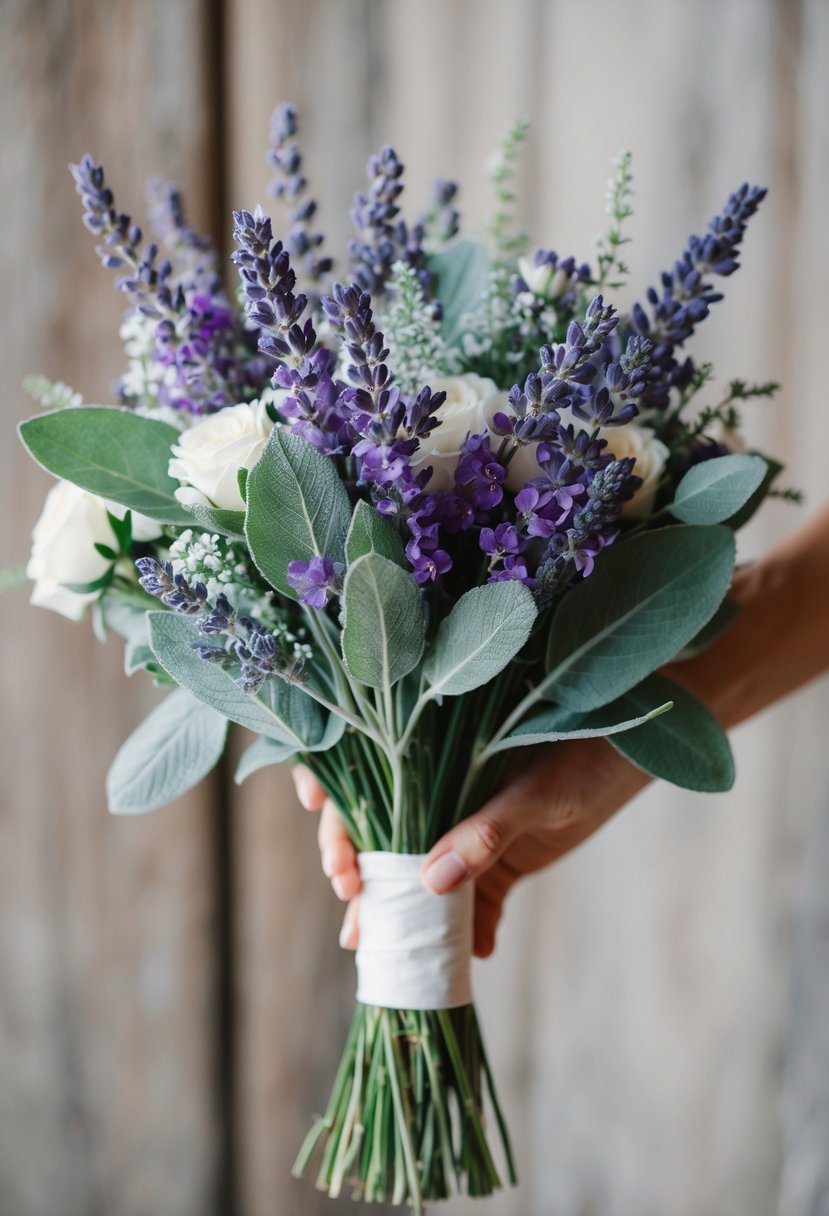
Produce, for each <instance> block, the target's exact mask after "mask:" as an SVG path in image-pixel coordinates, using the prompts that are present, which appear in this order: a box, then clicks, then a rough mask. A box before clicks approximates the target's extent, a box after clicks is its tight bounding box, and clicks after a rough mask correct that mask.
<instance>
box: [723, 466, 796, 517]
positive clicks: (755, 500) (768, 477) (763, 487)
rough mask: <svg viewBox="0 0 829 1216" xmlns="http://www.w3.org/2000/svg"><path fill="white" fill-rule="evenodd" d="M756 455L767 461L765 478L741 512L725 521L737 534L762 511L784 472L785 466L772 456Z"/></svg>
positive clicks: (741, 508)
mask: <svg viewBox="0 0 829 1216" xmlns="http://www.w3.org/2000/svg"><path fill="white" fill-rule="evenodd" d="M755 454H756V455H757V456H759V457H760V458H761V459H762V460H764V461H765V463H766V472H765V474H764V476H763V480H762V481H761V482H760V484H759V486H758V487H757V489H756V490H755V491H754V493H753V494H752V496H751V498H749V500H748V502H747V503H745V504H744V505H743V506H742V507H740V509H739V511H737V512H736V514H734V515H732V516H731V518H730V519H727V520H726V521H725V522H726V523H727V524H728V526H729V528H733V529H734V531H735V532H736V531H737V529H738V528H742V527H744V526H745V525H746V524H747V523H748V521H749V520H750V519H751V517H752V516H753V515H754V514H755V513H756V512H757V511H758V510H759V509H760V507H761V506H762V505H763V503H764V502H765V500H766V497H767V496H768V493H769V491H770V490H771V488H772V486H773V485H774V482H775V481H776V480H777V478H778V477H779V475H780V474H781V473H782V472H783V465H782V464H781V463H780V461H779V460H773V459H772V458H771V457H770V456H764V455H763V454H762V452H758V453H755Z"/></svg>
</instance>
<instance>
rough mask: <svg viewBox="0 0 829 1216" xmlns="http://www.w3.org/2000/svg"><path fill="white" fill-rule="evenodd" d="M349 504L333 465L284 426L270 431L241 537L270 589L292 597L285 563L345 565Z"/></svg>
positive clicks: (251, 479) (252, 477) (252, 478)
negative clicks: (324, 560)
mask: <svg viewBox="0 0 829 1216" xmlns="http://www.w3.org/2000/svg"><path fill="white" fill-rule="evenodd" d="M350 519H351V505H350V503H349V501H348V494H347V493H346V489H345V486H344V485H343V483H342V482H341V480H340V477H339V474H338V473H337V469H336V466H335V465H334V462H333V461H332V460H331V458H330V457H328V456H323V455H322V453H320V452H318V451H316V449H315V448H313V447H312V446H311V444H310V443H308V442H307V440H305V439H301V438H300V437H299V436H298V435H292V434H291V433H290V431H288V430H286V429H285V428H283V427H279V426H276V427H274V429H273V430H272V431H271V434H270V436H269V438H268V442H267V443H266V445H265V448H264V450H263V452H262V455H261V456H260V457H259V460H258V461H257V462H256V464H255V465H254V466H253V468H252V469H251V471H250V473H249V475H248V480H247V514H246V518H245V535H246V537H247V541H248V545H249V547H250V551H251V554H252V556H253V560H254V562H255V563H256V566H257V568H258V569H259V571H260V573H261V574H262V575H263V576H264V577H265V578H266V579H267V580H268V582H269V583H270V584H271V586H272V587H275V588H276V589H277V590H278V591H281V592H282V594H283V595H287V596H290V598H291V599H296V598H297V595H296V592H295V591H294V589H293V588H292V587H291V586H290V585H289V583H288V579H287V569H288V563H289V562H292V561H305V562H307V561H310V559H311V558H312V557H330V558H331V559H332V561H335V562H340V563H343V562H344V561H345V537H346V533H347V531H348V524H349V520H350Z"/></svg>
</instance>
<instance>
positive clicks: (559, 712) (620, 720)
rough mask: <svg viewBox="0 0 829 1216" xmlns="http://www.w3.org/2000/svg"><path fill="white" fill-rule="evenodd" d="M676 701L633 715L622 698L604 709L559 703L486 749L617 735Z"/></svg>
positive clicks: (499, 750) (488, 750)
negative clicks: (584, 709) (585, 710)
mask: <svg viewBox="0 0 829 1216" xmlns="http://www.w3.org/2000/svg"><path fill="white" fill-rule="evenodd" d="M651 704H652V702H651ZM672 705H673V702H672V701H670V700H669V701H665V702H663V704H661V705H657V706H656V707H655V708H652V709H648V710H646V711H644V712H642V711H641V710H638V711H637V712H636V713H635V714H634V715H633V716H625V714H627V713H628V710H627V709H624V710H623V709H621V708H620V707H619V703H618V702H614V703H613V705H612V706H606V707H604V708H602V709H594V710H592V711H591V712H590V713H587V714H582V713H578V712H577V711H575V710H572V709H565V708H564V707H563V706H561V705H555V706H552V707H551V708H550V709H544V710H542V711H541V713H539V714H535V715H534V716H533V717H532V718H528V719H527V721H526V722H522V723H521V725H520V726H517V727H516V728H515V730H514V731H512V732H511V733H510V734H509V735H506V736H505V738H503V739H501V740H500V741H499V742H498V743H496V744H494V745H493V746H492V747H488V748H487V749H486V750H487V753H488V754H489V755H494V754H495V752H503V751H508V750H509V749H510V748H513V747H528V746H532V745H534V744H537V743H553V742H557V741H559V740H561V739H592V738H595V737H598V736H602V737H604V736H606V735H617V734H621V732H622V731H628V730H633V729H634V728H636V727H638V726H643V725H644V723H645V722H650V721H651V720H652V719H653V718H656V717H659V715H660V714H664V713H667V712H668V710H670V709H671V708H672Z"/></svg>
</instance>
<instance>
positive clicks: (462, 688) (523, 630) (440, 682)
mask: <svg viewBox="0 0 829 1216" xmlns="http://www.w3.org/2000/svg"><path fill="white" fill-rule="evenodd" d="M535 618H536V607H535V601H534V600H533V597H532V594H531V593H530V592H529V591H528V590H527V588H526V587H525V586H524V585H523V584H522V583H519V582H503V583H487V584H486V585H485V586H483V587H475V588H474V589H473V590H472V591H467V592H466V594H465V595H462V596H461V598H460V599H459V600H458V602H457V604H455V606H454V608H453V609H452V611H451V612H450V613H449V615H448V616H447V617H446V618H445V619H444V620H443V621H442V622H441V624H440V628H439V629H438V633H437V637H436V638H435V642H434V645H433V647H432V649H431V651H430V653H429V656H428V658H427V659H426V662H425V664H424V667H423V674H424V676H425V678H426V679H427V680H428V682H429V684H430V686H431V688H430V692H431V695H432V697H442V696H446V697H457V696H460V695H461V694H462V693H465V692H471V690H472V689H473V688H479V687H480V686H481V685H482V684H487V683H488V682H489V681H490V680H492V679H494V678H495V676H497V675H498V673H499V672H500V671H503V669H504V668H505V667H506V665H507V663H509V661H510V659H513V658H514V657H515V655H517V654H518V652H519V650H520V649H521V647H522V646H523V645H524V643H525V642H526V640H527V638H528V637H529V636H530V631H531V629H532V627H533V622H534V621H535Z"/></svg>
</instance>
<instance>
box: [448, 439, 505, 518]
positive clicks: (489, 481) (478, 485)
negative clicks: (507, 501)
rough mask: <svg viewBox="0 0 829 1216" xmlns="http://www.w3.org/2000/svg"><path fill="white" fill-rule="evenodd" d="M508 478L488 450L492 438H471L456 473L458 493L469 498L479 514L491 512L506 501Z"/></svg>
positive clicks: (463, 451) (462, 451) (490, 450)
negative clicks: (505, 486) (505, 481)
mask: <svg viewBox="0 0 829 1216" xmlns="http://www.w3.org/2000/svg"><path fill="white" fill-rule="evenodd" d="M506 475H507V471H506V469H505V468H504V466H503V465H502V464H500V463H499V461H498V460H497V458H496V456H495V454H494V453H493V451H492V449H491V448H490V446H489V435H488V434H486V435H470V436H469V437H468V438H467V440H466V441H465V443H464V445H463V447H462V448H461V457H460V460H459V461H458V467H457V468H456V470H455V485H456V488H457V491H458V493H459V494H461V495H462V496H464V497H467V498H469V500H470V502H471V503H472V504H473V506H475V507H476V508H477V509H478V510H479V511H484V512H485V511H490V510H491V509H492V508H493V507H497V506H498V504H499V503H500V502H501V501H502V500H503V497H504V487H503V483H504V479H505V478H506Z"/></svg>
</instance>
